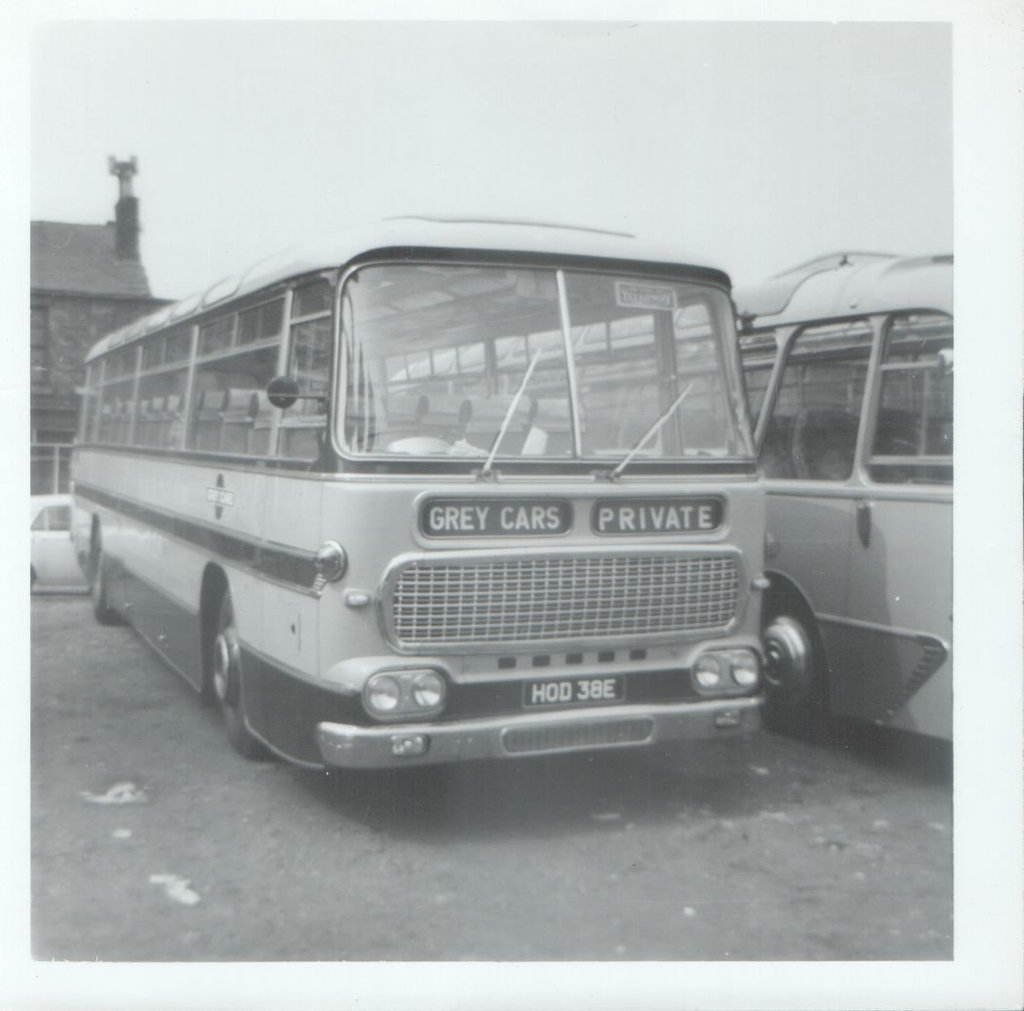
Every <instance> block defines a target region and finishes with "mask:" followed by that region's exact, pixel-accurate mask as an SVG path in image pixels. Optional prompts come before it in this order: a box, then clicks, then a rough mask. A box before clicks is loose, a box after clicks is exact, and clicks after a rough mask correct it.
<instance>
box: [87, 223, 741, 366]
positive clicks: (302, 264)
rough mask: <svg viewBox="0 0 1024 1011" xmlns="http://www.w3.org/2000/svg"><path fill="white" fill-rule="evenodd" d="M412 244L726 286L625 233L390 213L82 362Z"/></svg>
mask: <svg viewBox="0 0 1024 1011" xmlns="http://www.w3.org/2000/svg"><path fill="white" fill-rule="evenodd" d="M416 248H418V249H431V248H434V249H439V250H442V249H443V250H451V249H464V250H475V251H480V252H495V253H502V252H511V253H540V254H551V255H556V256H557V255H561V256H581V257H603V258H608V259H615V260H625V261H636V262H641V263H658V264H672V265H674V266H682V267H685V266H691V267H693V268H694V269H695V270H699V271H701V272H702V273H703V274H704V275H705V276H708V277H710V278H711V279H712V280H714V281H716V282H717V283H719V284H722V285H724V286H726V287H728V286H729V283H730V282H729V277H728V275H727V274H725V273H724V272H723V271H721V270H718V269H715V268H711V267H705V266H703V265H700V264H699V263H697V262H695V261H694V260H692V259H690V258H689V257H686V256H682V255H681V254H680V251H679V250H678V249H676V248H673V247H671V246H665V245H658V244H655V243H651V242H647V241H644V240H641V239H638V238H637V237H636V236H633V235H629V234H626V233H624V232H610V231H602V230H599V229H594V228H585V227H579V226H572V225H559V224H553V223H551V222H531V221H495V220H489V221H482V220H469V219H454V218H449V219H441V218H420V217H404V218H389V219H387V220H384V221H381V222H378V223H376V224H373V225H366V226H363V227H360V228H355V229H351V230H347V231H345V232H341V233H338V234H334V235H330V236H327V237H322V238H319V239H313V240H310V241H307V242H304V243H301V244H298V245H296V246H293V247H292V248H290V249H288V250H285V251H284V252H281V253H278V254H276V255H274V256H271V257H268V258H267V259H264V260H261V261H259V262H258V263H256V264H254V265H253V266H251V267H250V268H248V269H247V270H245V271H243V272H242V273H240V274H236V275H233V276H231V277H226V278H223V279H222V280H220V281H218V282H217V283H216V284H213V285H211V286H210V287H209V288H207V289H206V290H205V291H202V292H197V293H196V294H193V295H190V296H189V297H188V298H184V299H181V300H180V301H178V302H174V303H172V304H171V305H167V306H164V307H163V308H161V309H159V310H158V311H156V312H154V313H150V314H149V315H148V316H143V317H142V318H141V319H137V320H135V321H134V322H132V323H129V324H128V325H127V326H124V327H121V328H120V329H119V330H115V331H114V332H113V333H111V334H108V335H107V336H106V337H104V338H103V339H102V340H101V341H99V343H97V344H96V345H94V347H93V348H92V350H91V351H90V352H89V354H88V355H87V356H86V360H87V361H91V360H92V359H94V358H97V357H99V356H100V355H102V354H104V353H105V352H107V351H110V350H113V349H114V348H117V347H120V346H122V345H125V344H128V343H130V342H132V341H134V340H136V339H137V338H139V337H142V336H144V335H145V334H148V333H152V332H153V331H154V330H158V329H160V328H161V327H164V326H167V325H168V324H170V323H178V322H183V321H185V320H188V319H190V318H192V317H195V316H199V315H201V314H203V313H206V312H208V311H209V310H211V309H212V308H213V307H215V306H217V305H220V304H221V303H223V302H226V301H227V300H228V299H235V298H241V297H244V296H245V295H248V294H251V293H252V292H255V291H259V290H260V289H261V288H264V287H267V286H270V285H273V284H276V283H278V282H282V281H286V280H288V279H289V278H293V277H300V276H302V275H303V274H308V273H311V272H314V271H317V270H327V269H331V268H334V267H340V266H344V265H345V264H346V263H348V262H349V261H350V260H352V259H353V258H355V257H357V256H360V255H363V254H366V253H372V252H373V251H375V250H395V249H416Z"/></svg>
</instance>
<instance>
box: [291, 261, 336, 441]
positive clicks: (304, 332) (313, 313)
mask: <svg viewBox="0 0 1024 1011" xmlns="http://www.w3.org/2000/svg"><path fill="white" fill-rule="evenodd" d="M332 290H333V289H332V287H331V284H330V282H328V281H325V280H321V281H314V282H313V283H312V284H305V285H302V286H300V287H298V288H296V289H295V291H294V294H293V296H292V312H291V321H290V332H291V345H290V348H291V349H290V353H289V359H288V375H290V376H291V377H292V378H293V379H295V381H296V382H297V383H298V384H299V390H300V391H301V392H302V393H303V394H305V396H303V397H302V398H300V399H299V400H297V401H296V402H295V405H294V406H293V407H290V408H289V409H288V410H287V411H285V412H284V415H283V417H282V418H281V422H280V425H279V428H278V450H279V452H280V454H281V455H282V456H286V457H290V458H291V459H297V460H310V461H312V460H316V458H317V457H318V456H319V455H320V450H321V446H322V443H323V439H324V438H325V437H326V433H327V408H326V401H327V396H328V393H329V390H330V370H331V331H332V326H331V303H332ZM309 394H313V396H309ZM321 396H322V398H323V399H321Z"/></svg>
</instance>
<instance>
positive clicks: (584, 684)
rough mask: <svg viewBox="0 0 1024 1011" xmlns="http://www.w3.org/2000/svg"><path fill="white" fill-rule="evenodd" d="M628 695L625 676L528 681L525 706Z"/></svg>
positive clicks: (589, 701)
mask: <svg viewBox="0 0 1024 1011" xmlns="http://www.w3.org/2000/svg"><path fill="white" fill-rule="evenodd" d="M625 697H626V684H625V680H624V678H622V677H621V676H617V677H591V678H564V679H562V680H552V681H528V682H527V683H526V685H525V687H524V690H523V705H525V706H528V707H543V706H578V705H594V704H595V703H597V704H600V703H607V702H621V701H622V700H623V699H624V698H625Z"/></svg>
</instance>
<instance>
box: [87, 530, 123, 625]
mask: <svg viewBox="0 0 1024 1011" xmlns="http://www.w3.org/2000/svg"><path fill="white" fill-rule="evenodd" d="M90 572H91V574H92V578H91V579H90V580H89V598H90V600H91V601H92V613H93V616H94V617H95V618H96V620H97V621H98V622H99V623H100V624H101V625H119V624H121V616H120V615H119V614H118V613H117V611H115V610H114V608H113V607H111V606H110V600H109V598H108V584H109V580H110V566H109V565H108V564H107V560H106V557H105V556H104V554H103V545H102V544H101V542H100V540H99V538H98V537H97V539H96V541H95V543H94V545H93V553H92V562H91V564H90Z"/></svg>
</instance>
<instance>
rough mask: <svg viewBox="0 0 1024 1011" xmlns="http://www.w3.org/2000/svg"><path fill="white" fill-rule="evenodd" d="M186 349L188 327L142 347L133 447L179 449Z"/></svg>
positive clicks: (158, 336) (187, 356)
mask: <svg viewBox="0 0 1024 1011" xmlns="http://www.w3.org/2000/svg"><path fill="white" fill-rule="evenodd" d="M190 348H191V328H189V327H181V328H179V329H177V330H172V331H169V332H167V333H161V334H159V335H154V336H153V337H150V338H148V339H147V340H146V342H145V343H144V344H143V347H142V375H141V377H140V378H139V396H138V408H137V412H136V415H135V437H134V442H135V445H136V446H146V447H152V448H155V449H180V448H181V440H182V435H183V434H184V431H185V418H184V410H185V393H186V390H187V388H188V358H189V351H190Z"/></svg>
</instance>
